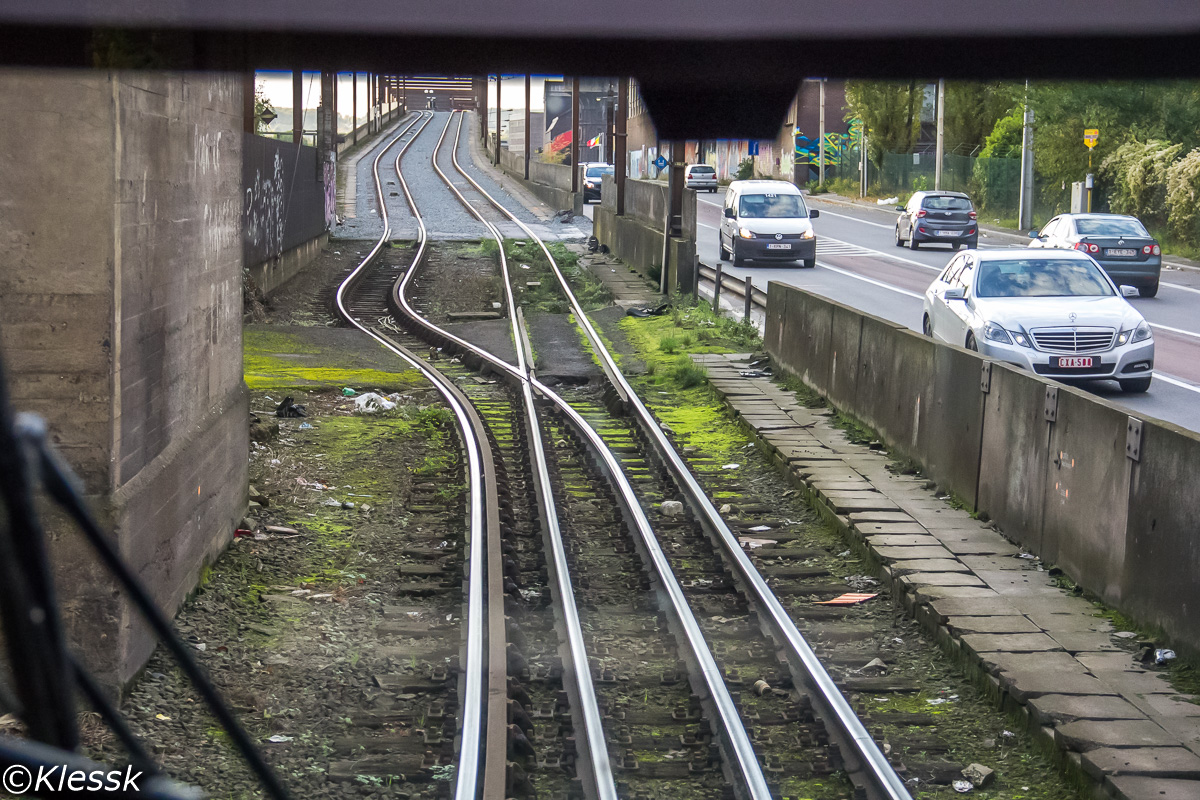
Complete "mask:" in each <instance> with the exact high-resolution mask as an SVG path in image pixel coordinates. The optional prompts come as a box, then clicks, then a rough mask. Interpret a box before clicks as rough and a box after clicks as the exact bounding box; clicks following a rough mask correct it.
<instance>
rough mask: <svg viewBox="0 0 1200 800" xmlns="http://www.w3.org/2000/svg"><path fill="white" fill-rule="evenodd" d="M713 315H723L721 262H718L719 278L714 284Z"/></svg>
mask: <svg viewBox="0 0 1200 800" xmlns="http://www.w3.org/2000/svg"><path fill="white" fill-rule="evenodd" d="M712 307H713V313H714V314H716V315H717V316H720V315H721V262H720V261H718V262H717V277H716V283H714V284H713V302H712Z"/></svg>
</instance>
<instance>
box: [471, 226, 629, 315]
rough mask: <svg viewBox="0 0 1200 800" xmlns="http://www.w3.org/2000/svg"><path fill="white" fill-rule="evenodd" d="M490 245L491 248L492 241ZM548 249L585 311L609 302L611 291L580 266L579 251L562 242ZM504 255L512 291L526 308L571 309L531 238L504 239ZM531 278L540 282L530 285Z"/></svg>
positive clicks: (543, 255)
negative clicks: (574, 250) (510, 278)
mask: <svg viewBox="0 0 1200 800" xmlns="http://www.w3.org/2000/svg"><path fill="white" fill-rule="evenodd" d="M490 244H491V245H492V249H493V251H494V250H495V243H490ZM547 249H549V250H550V255H552V256H553V257H554V261H555V263H557V264H558V268H559V270H560V271H561V272H562V274H563V276H564V277H565V278H566V279H567V283H569V284H570V285H571V291H572V292H574V294H575V299H576V300H578V301H579V305H580V306H582V307H583V310H584V311H592V310H595V309H597V308H603V307H605V306H607V305H608V304H609V303H610V302H612V293H611V292H609V290H608V287H606V286H605V285H604V284H603V283H602V282H601V281H600V279H599V278H597V277H596V276H595V275H593V274H592V273H591V272H589V271H588V270H586V269H583V268H582V267H580V266H579V254H578V253H574V252H572V251H571V250H568V249H567V247H566V246H565V245H564V244H562V243H561V242H553V243H550V244H548V245H547ZM504 254H505V256H506V257H507V259H508V270H509V274H510V275H511V277H512V281H513V293H514V294H515V295H516V297H517V301H518V302H519V303H520V304H522V305H523V306H524V307H525V308H526V310H529V309H535V310H537V311H545V312H547V313H550V314H566V313H567V312H569V311H570V310H571V307H570V304H568V302H567V299H566V297H564V296H563V293H562V290H561V289H560V288H559V285H558V278H557V277H556V276H555V275H554V271H553V270H552V269H550V262H549V261H547V260H546V254H545V253H543V252H542V248H541V247H539V246H538V245H537V244H536V243H535V242H533V241H532V240H522V239H505V240H504ZM526 266H527V267H529V269H525V268H524V267H526ZM530 281H534V282H537V283H539V284H540V285H539V286H529V285H528V283H529V282H530Z"/></svg>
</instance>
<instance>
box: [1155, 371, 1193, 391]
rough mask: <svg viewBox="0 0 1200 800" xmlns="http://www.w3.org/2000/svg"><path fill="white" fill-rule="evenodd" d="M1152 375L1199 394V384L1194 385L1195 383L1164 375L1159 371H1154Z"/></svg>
mask: <svg viewBox="0 0 1200 800" xmlns="http://www.w3.org/2000/svg"><path fill="white" fill-rule="evenodd" d="M1154 377H1155V378H1156V379H1158V380H1160V381H1166V382H1167V383H1169V384H1171V385H1172V386H1178V387H1179V388H1180V389H1187V390H1188V391H1189V392H1196V393H1197V394H1200V386H1196V385H1195V384H1191V383H1186V382H1184V381H1181V380H1179V379H1178V378H1172V377H1171V376H1169V375H1164V374H1162V373H1161V372H1156V373H1154Z"/></svg>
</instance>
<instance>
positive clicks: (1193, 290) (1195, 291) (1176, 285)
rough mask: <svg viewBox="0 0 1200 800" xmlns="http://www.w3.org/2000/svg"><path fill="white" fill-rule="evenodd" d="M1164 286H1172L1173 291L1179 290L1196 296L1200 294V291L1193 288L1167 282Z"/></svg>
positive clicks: (1163, 283)
mask: <svg viewBox="0 0 1200 800" xmlns="http://www.w3.org/2000/svg"><path fill="white" fill-rule="evenodd" d="M1162 285H1163V286H1170V287H1171V288H1172V289H1179V290H1181V291H1184V292H1194V293H1195V294H1200V289H1193V288H1192V287H1191V286H1184V285H1183V284H1180V283H1167V282H1166V281H1163V282H1162Z"/></svg>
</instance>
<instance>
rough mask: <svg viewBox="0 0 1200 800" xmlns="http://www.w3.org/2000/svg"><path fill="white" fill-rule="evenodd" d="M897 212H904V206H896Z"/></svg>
mask: <svg viewBox="0 0 1200 800" xmlns="http://www.w3.org/2000/svg"><path fill="white" fill-rule="evenodd" d="M896 210H897V211H904V206H896Z"/></svg>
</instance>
